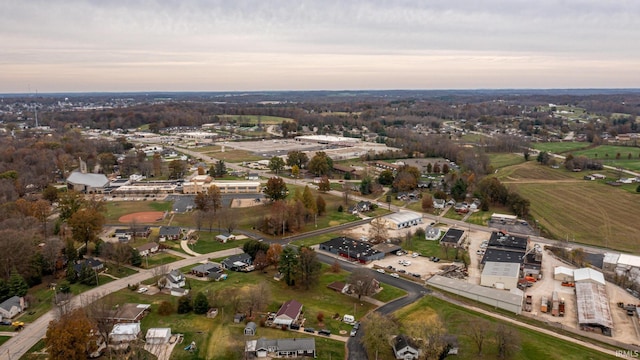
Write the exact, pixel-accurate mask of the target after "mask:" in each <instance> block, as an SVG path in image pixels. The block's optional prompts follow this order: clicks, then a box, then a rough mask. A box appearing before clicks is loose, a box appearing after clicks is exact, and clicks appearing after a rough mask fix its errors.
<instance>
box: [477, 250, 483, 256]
mask: <svg viewBox="0 0 640 360" xmlns="http://www.w3.org/2000/svg"><path fill="white" fill-rule="evenodd" d="M476 254H478V255H484V250H478V251H476Z"/></svg>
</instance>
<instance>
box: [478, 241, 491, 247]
mask: <svg viewBox="0 0 640 360" xmlns="http://www.w3.org/2000/svg"><path fill="white" fill-rule="evenodd" d="M488 246H489V242H488V241H487V240H485V241H483V242H482V244H480V248H481V249H485V248H487V247H488Z"/></svg>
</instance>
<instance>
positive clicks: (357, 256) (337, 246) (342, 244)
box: [320, 236, 384, 263]
mask: <svg viewBox="0 0 640 360" xmlns="http://www.w3.org/2000/svg"><path fill="white" fill-rule="evenodd" d="M320 250H324V251H328V252H330V253H332V254H336V255H338V256H341V257H344V258H347V259H348V260H351V261H358V262H360V263H368V262H371V261H373V260H380V259H383V258H384V253H383V252H380V251H378V250H376V249H375V248H374V245H373V244H371V243H368V242H364V241H360V240H355V239H352V238H348V237H346V236H341V237H336V238H333V239H331V240H328V241H325V242H323V243H321V244H320Z"/></svg>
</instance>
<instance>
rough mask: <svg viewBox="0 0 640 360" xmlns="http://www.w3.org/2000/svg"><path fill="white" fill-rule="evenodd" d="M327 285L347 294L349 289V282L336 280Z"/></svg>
mask: <svg viewBox="0 0 640 360" xmlns="http://www.w3.org/2000/svg"><path fill="white" fill-rule="evenodd" d="M327 287H328V288H329V289H331V290H334V291H337V292H339V293H342V294H345V293H346V292H347V290H348V286H347V284H345V283H343V282H342V281H334V282H332V283H331V284H329V285H327Z"/></svg>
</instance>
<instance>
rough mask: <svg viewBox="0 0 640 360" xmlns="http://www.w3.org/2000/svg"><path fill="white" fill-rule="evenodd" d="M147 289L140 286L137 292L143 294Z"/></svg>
mask: <svg viewBox="0 0 640 360" xmlns="http://www.w3.org/2000/svg"><path fill="white" fill-rule="evenodd" d="M148 290H149V289H147V288H146V287H141V288H140V289H138V293H139V294H143V293H146V292H147V291H148Z"/></svg>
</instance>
